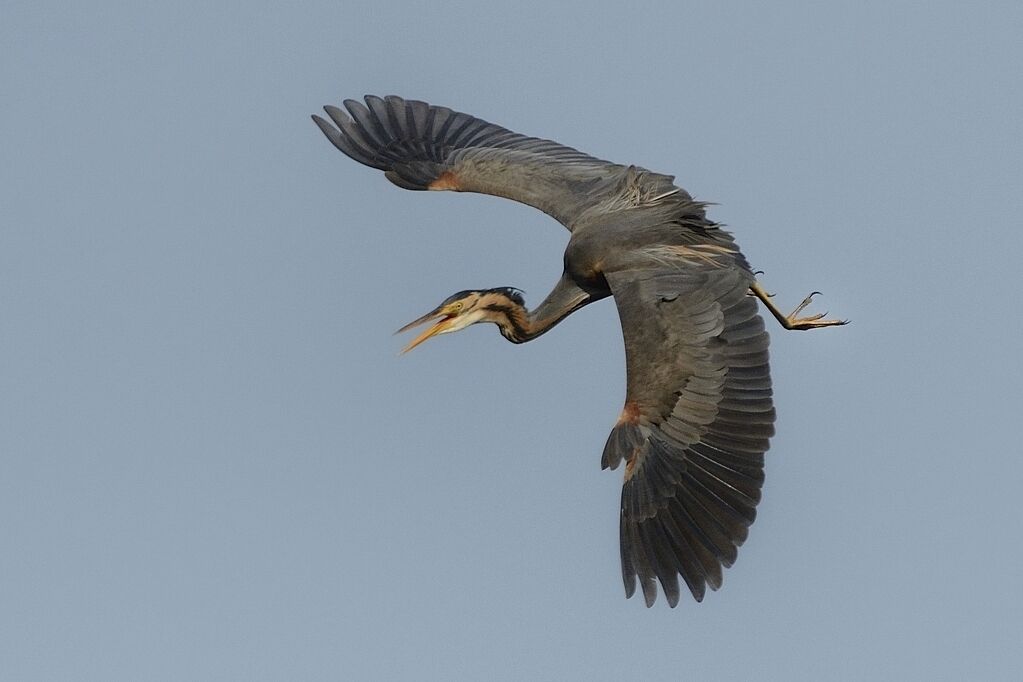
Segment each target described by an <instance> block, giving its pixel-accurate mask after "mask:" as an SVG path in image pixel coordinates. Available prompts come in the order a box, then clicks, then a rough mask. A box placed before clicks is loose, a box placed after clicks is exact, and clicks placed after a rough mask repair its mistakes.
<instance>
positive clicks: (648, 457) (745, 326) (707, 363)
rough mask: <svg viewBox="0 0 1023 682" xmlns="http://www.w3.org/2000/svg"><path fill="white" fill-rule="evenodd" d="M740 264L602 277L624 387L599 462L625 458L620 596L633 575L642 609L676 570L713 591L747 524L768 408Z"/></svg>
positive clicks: (767, 386) (671, 586)
mask: <svg viewBox="0 0 1023 682" xmlns="http://www.w3.org/2000/svg"><path fill="white" fill-rule="evenodd" d="M743 264H744V261H740V260H738V258H737V259H736V260H735V261H734V262H732V263H731V264H730V265H728V266H726V267H722V266H721V265H720V264H716V265H712V264H703V265H702V266H701V265H700V264H696V263H690V264H688V267H685V268H669V267H665V268H663V269H647V270H627V271H623V272H616V273H610V274H607V273H605V274H606V277H607V280H608V283H609V285H610V287H611V291H612V293H613V294H614V298H615V302H616V304H617V306H618V312H619V316H620V318H621V322H622V330H623V333H624V337H625V350H626V364H627V369H628V390H627V395H626V410H625V411H624V412H623V415H622V419H621V420H620V421H619V424H618V425H617V426H616V427H615V429H614V430H613V431H612V433H611V436H610V437H609V438H608V443H607V446H606V447H605V450H604V455H603V458H602V464H603V466H605V467H610V468H614V467H615V466H617V464H618V462H620V461H621V460H623V459H624V460H625V462H626V468H625V472H626V473H625V483H624V485H623V487H622V511H621V545H622V546H621V550H622V577H623V580H624V582H625V585H626V593H627V594H630V593H631V592H630V588H629V586H630V585H634V584H635V582H636V580H637V579H638V581H639V583H640V585H642V586H643V587H644V589H643V595H644V599H645V600H646V602H647V605H648V606H649V605H651V604H653V602H654V600H655V599H656V595H657V590H656V583H658V582H659V583H660V584H661V589H662V591H663V592H664V595H665V598H666V599H667V601H668V603H669V604H670V605H671V606H675V605H676V604H677V603H678V599H679V592H678V577H681V578H682V580H683V582H685V584H686V586H687V587H688V588H689V591H690V593H691V594H692V595H693V597H694V598H695V599H696V600H697V601H700V600H702V599H703V597H704V594H705V592H706V588H707V586H709V587H710V588H711V589H712V590H716V589H717V588H718V587H720V586H721V580H722V569H723V568H725V567H728V566H731V565H732V563H733V562H734V561H735V558H736V554H737V548H738V546H739V545H741V544H742V543H743V542H744V541H745V539H746V537H747V534H748V529H749V526H750V525H751V524H752V523H753V521H754V520H755V519H756V506H757V504H758V503H759V501H760V492H761V488H762V487H763V482H764V469H763V466H764V452H765V451H766V450H767V447H768V443H769V439H770V437H771V436H772V435H773V434H774V406H773V403H772V400H771V381H770V370H769V367H768V359H767V343H768V338H767V333H766V331H765V330H764V323H763V320H762V319H761V318H760V317H759V315H758V314H757V306H756V302H755V301H754V300H753V299H752V298H750V297H749V296H747V292H748V290H749V286H750V284H751V283H752V275H751V274H750V273H749V271H748V270H747V269H746V268H745V267H743ZM634 589H635V588H634V587H633V588H632V591H634Z"/></svg>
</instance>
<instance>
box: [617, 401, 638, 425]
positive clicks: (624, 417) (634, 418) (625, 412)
mask: <svg viewBox="0 0 1023 682" xmlns="http://www.w3.org/2000/svg"><path fill="white" fill-rule="evenodd" d="M618 423H619V424H638V423H639V405H638V404H637V403H636V402H635V401H632V400H630V401H628V402H626V403H625V407H624V408H622V414H621V416H620V417H618Z"/></svg>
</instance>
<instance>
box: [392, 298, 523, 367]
mask: <svg viewBox="0 0 1023 682" xmlns="http://www.w3.org/2000/svg"><path fill="white" fill-rule="evenodd" d="M525 310H526V307H525V302H524V300H523V298H522V292H521V291H519V290H518V289H513V288H511V287H498V288H496V289H472V290H469V291H459V292H458V293H457V294H452V295H451V296H448V297H447V298H446V299H445V300H444V302H443V303H441V304H440V305H439V306H437V307H436V308H434V309H433V310H431V311H430V312H428V313H426V314H425V315H423V316H422V317H420V318H419V319H418V320H415V321H413V322H409V323H408V324H407V325H405V326H404V327H402V328H401V329H399V330H398V331H397V332H396V333H397V334H400V333H402V332H407V331H408V330H409V329H412V328H413V327H418V326H419V325H421V324H426V323H427V322H433V325H431V326H430V327H428V328H427V329H426V331H424V332H423V333H422V334H420V335H419V336H417V337H416V338H414V339H412V341H411V342H410V343H409V344H408V345H407V346H405V348H404V349H403V350H402V351H401V352H402V353H407V352H409V351H410V350H412V349H413V348H415V347H416V346H418V345H419V344H421V343H422V342H423V341H426V340H427V339H428V338H430V337H431V336H437V335H438V334H450V333H451V332H457V331H458V330H460V329H465V328H466V327H468V326H469V325H472V324H476V323H477V322H493V323H494V324H496V325H497V326H498V327H500V328H501V333H502V334H503V335H504V336H505V338H508V339H510V340H512V341H515V340H516V336H517V335H518V334H519V332H521V331H522V330H523V328H524V327H523V325H524V324H525V320H526V315H525Z"/></svg>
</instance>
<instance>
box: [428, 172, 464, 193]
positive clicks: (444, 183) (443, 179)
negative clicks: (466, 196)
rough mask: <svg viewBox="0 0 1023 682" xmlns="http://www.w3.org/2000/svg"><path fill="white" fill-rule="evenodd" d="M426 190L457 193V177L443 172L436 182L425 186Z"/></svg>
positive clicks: (451, 173)
mask: <svg viewBox="0 0 1023 682" xmlns="http://www.w3.org/2000/svg"><path fill="white" fill-rule="evenodd" d="M427 188H429V189H436V190H444V189H450V190H456V191H457V190H458V189H459V186H458V176H456V175H455V174H454V173H453V172H451V171H444V172H443V173H441V174H440V176H438V178H437V179H436V180H434V181H433V182H431V183H430V184H429V185H427Z"/></svg>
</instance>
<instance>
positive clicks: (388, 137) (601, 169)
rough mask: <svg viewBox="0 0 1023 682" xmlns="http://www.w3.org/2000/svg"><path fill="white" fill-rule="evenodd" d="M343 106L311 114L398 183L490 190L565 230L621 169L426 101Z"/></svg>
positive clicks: (346, 148)
mask: <svg viewBox="0 0 1023 682" xmlns="http://www.w3.org/2000/svg"><path fill="white" fill-rule="evenodd" d="M344 107H345V109H346V110H347V113H345V112H344V111H342V110H341V109H339V108H338V107H334V106H326V107H324V111H326V112H327V115H328V116H329V117H330V119H331V120H330V121H327V120H325V119H323V118H321V117H319V116H316V115H314V116H313V120H314V121H315V122H316V125H318V126H319V127H320V130H322V131H323V133H324V135H326V136H327V138H328V139H329V140H330V141H331V142H332V143H334V146H335V147H337V148H338V149H340V150H341V151H342V152H344V153H345V154H346V155H348V156H349V157H351V158H353V159H355V160H356V161H358V162H359V163H363V164H365V165H367V166H371V167H373V168H378V169H380V170H382V171H384V173H385V175H386V176H387V179H388V180H390V181H391V182H393V183H394V184H396V185H398V186H399V187H403V188H405V189H416V190H423V189H435V190H455V191H461V192H479V193H482V194H493V195H495V196H499V197H505V198H507V199H513V200H515V201H520V202H522V203H524V204H529V205H530V206H534V207H536V208H538V209H540V210H541V211H543V212H544V213H547V214H548V215H550V216H552V217H553V218H555V219H556V220H558V221H560V222H561V223H562V224H564V225H565V226H566V227H568V228H569V229H572V222H573V220H574V219H575V218H576V217H578V216H579V215H580V214H581V213H582V211H583V210H585V209H586V208H587V207H588V206H591V205H593V204H594V203H596V202H597V201H599V200H600V198H601V197H602V196H603V195H605V194H607V193H608V192H611V191H614V190H615V189H616V186H617V185H618V184H620V179H621V177H622V176H623V174H624V173H625V171H626V168H625V167H624V166H620V165H616V164H612V163H609V162H607V161H601V160H600V159H596V158H594V157H592V156H589V155H588V154H583V153H582V152H579V151H577V150H575V149H572V148H571V147H566V146H564V145H561V144H558V143H557V142H552V141H550V140H542V139H539V138H535V137H527V136H525V135H520V134H518V133H514V132H512V131H510V130H507V129H506V128H502V127H501V126H497V125H494V124H492V123H487V122H486V121H483V120H480V119H478V118H474V117H472V116H469V115H468V114H462V113H458V112H456V111H452V110H450V109H448V108H446V107H435V106H431V105H429V104H427V103H425V102H418V101H415V100H405V99H402V98H400V97H393V96H392V97H384V98H380V97H374V96H372V95H367V96H366V104H365V105H363V104H362V103H361V102H357V101H355V100H345V101H344ZM331 122H333V124H332V123H331ZM650 175H654V174H650ZM657 177H659V178H667V176H657ZM668 180H669V182H668V185H669V186H670V178H668ZM658 186H663V182H659V183H658Z"/></svg>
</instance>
